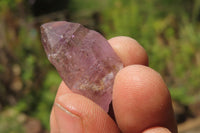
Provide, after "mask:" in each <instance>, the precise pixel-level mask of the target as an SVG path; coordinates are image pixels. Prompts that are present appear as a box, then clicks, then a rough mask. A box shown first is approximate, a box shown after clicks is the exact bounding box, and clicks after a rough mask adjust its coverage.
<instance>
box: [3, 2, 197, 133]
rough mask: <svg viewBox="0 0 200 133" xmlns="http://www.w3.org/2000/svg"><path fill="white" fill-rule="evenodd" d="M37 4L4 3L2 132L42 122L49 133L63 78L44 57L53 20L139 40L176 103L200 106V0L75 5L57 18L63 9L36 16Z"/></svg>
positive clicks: (64, 8) (19, 129) (24, 128)
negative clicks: (45, 31)
mask: <svg viewBox="0 0 200 133" xmlns="http://www.w3.org/2000/svg"><path fill="white" fill-rule="evenodd" d="M32 2H33V3H32ZM34 2H35V3H37V0H35V1H34V0H1V1H0V29H1V30H0V132H4V133H10V132H14V133H15V132H16V133H18V132H20V133H21V132H26V129H27V128H28V126H27V123H28V122H29V121H30V120H31V121H33V120H39V125H42V126H41V127H39V129H38V130H39V131H40V132H45V131H46V130H49V115H50V111H51V107H52V104H53V101H54V97H55V94H56V90H57V88H58V86H59V83H60V82H61V79H60V77H59V75H58V74H57V72H56V71H55V69H54V68H53V67H52V66H51V64H50V63H49V61H48V60H47V58H46V56H45V54H44V50H43V48H42V46H41V42H40V33H39V26H40V25H41V24H42V23H45V22H47V21H52V20H65V19H66V20H70V21H76V22H79V23H82V24H84V25H86V26H88V27H91V28H93V29H96V30H98V31H100V32H101V33H103V34H104V35H105V36H106V37H107V38H111V37H114V36H119V35H124V36H130V37H133V38H135V39H136V40H137V41H138V42H139V43H140V44H141V45H142V46H143V47H144V48H145V49H146V51H147V53H148V55H149V60H150V64H149V65H150V67H152V68H153V69H155V70H157V71H158V72H160V73H161V75H162V76H163V77H164V79H165V81H166V82H167V85H168V86H169V88H170V91H171V94H172V98H173V99H174V100H175V101H177V102H179V103H181V104H183V105H184V106H190V105H191V104H195V103H197V102H200V99H199V98H198V97H200V85H199V83H200V78H199V75H200V69H199V67H200V44H199V38H200V14H199V12H200V2H199V0H191V1H184V0H176V1H173V0H163V1H159V0H152V1H148V0H107V1H106V0H85V1H82V0H68V1H67V2H66V3H65V4H66V6H63V5H62V10H61V12H59V13H57V15H53V14H52V13H53V12H55V11H56V12H58V8H55V10H53V9H52V11H51V12H50V14H47V12H45V13H44V12H43V13H41V15H40V14H38V12H37V15H35V13H34V8H33V7H34ZM44 2H45V1H44ZM59 5H60V4H59ZM59 5H58V6H59ZM55 6H57V5H55ZM40 8H41V9H40V10H41V11H42V9H43V7H40ZM39 13H40V12H39ZM45 14H46V15H45ZM58 14H61V15H58Z"/></svg>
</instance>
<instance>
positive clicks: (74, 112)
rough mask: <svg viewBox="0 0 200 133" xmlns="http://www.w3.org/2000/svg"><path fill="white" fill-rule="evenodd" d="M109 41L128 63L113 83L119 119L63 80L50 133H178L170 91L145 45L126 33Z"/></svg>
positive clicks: (116, 114)
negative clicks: (76, 91)
mask: <svg viewBox="0 0 200 133" xmlns="http://www.w3.org/2000/svg"><path fill="white" fill-rule="evenodd" d="M108 41H109V43H110V45H111V46H112V48H113V49H114V51H115V52H116V54H117V55H118V56H119V57H120V59H121V60H122V62H123V64H124V66H125V67H124V68H123V69H122V70H120V71H119V72H118V74H117V75H116V77H115V81H114V86H113V101H112V104H113V110H114V114H115V118H116V122H115V121H113V120H112V118H111V117H110V116H109V115H108V114H107V113H106V112H104V110H103V109H101V108H100V107H99V106H98V105H96V104H95V103H94V102H92V101H91V100H89V99H87V98H86V97H84V96H81V95H78V94H75V93H73V92H71V91H70V89H69V88H68V87H67V86H66V85H65V83H64V82H62V83H61V84H60V87H59V89H58V92H57V95H56V98H55V103H54V106H53V108H52V112H51V116H50V126H51V133H66V132H67V133H68V132H69V133H71V132H73V133H76V132H77V133H94V132H95V133H120V132H123V133H177V126H176V122H175V118H174V114H173V109H172V103H171V97H170V94H169V91H168V89H167V86H166V84H165V83H164V81H163V79H162V77H161V76H160V74H158V73H157V72H156V71H154V70H153V69H151V68H149V67H148V56H147V54H146V52H145V50H144V48H143V47H142V46H141V45H140V44H139V43H138V42H137V41H135V40H134V39H132V38H129V37H124V36H120V37H114V38H111V39H110V40H108Z"/></svg>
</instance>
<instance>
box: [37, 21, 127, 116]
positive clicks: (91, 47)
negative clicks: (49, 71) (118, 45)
mask: <svg viewBox="0 0 200 133" xmlns="http://www.w3.org/2000/svg"><path fill="white" fill-rule="evenodd" d="M41 36H42V43H43V46H44V49H45V52H46V54H47V57H48V59H49V61H50V62H51V63H52V64H53V65H54V66H55V68H56V69H57V71H58V73H59V74H60V76H61V78H62V79H63V81H64V82H65V83H66V85H67V86H68V87H69V88H70V89H71V90H72V91H73V92H75V93H78V94H81V95H84V96H86V97H87V98H89V99H91V100H92V101H94V102H95V103H97V104H98V105H99V106H101V107H102V108H103V109H104V110H105V111H106V112H108V109H109V104H110V103H111V100H112V88H113V82H114V78H115V75H116V73H117V72H118V71H119V70H120V69H121V68H122V67H123V65H122V63H121V61H120V59H119V57H118V56H117V55H116V54H115V52H114V51H113V49H112V47H111V46H110V44H109V43H108V41H107V40H106V39H105V38H104V37H103V36H102V35H101V34H99V33H98V32H96V31H93V30H89V29H87V28H85V27H84V26H82V25H81V24H78V23H71V22H66V21H57V22H50V23H46V24H43V25H42V26H41Z"/></svg>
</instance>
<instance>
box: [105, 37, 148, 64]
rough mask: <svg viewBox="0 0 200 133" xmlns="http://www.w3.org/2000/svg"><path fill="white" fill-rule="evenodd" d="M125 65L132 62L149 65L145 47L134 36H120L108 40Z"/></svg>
mask: <svg viewBox="0 0 200 133" xmlns="http://www.w3.org/2000/svg"><path fill="white" fill-rule="evenodd" d="M108 42H109V43H110V45H111V46H112V48H113V49H114V51H115V52H116V54H117V55H118V56H119V57H120V59H121V60H122V62H123V64H124V66H128V65H132V64H141V65H148V56H147V53H146V51H145V49H144V48H143V47H142V46H141V45H140V44H139V43H138V42H137V41H136V40H134V39H133V38H130V37H126V36H118V37H114V38H111V39H109V40H108Z"/></svg>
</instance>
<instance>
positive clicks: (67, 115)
mask: <svg viewBox="0 0 200 133" xmlns="http://www.w3.org/2000/svg"><path fill="white" fill-rule="evenodd" d="M59 102H62V99H60V100H59ZM62 105H64V104H60V103H55V106H54V111H55V117H56V121H57V124H58V127H59V131H60V133H82V132H83V127H82V121H81V118H80V117H79V116H77V115H75V114H73V113H71V112H70V111H68V110H67V108H65V107H63V106H62Z"/></svg>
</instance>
